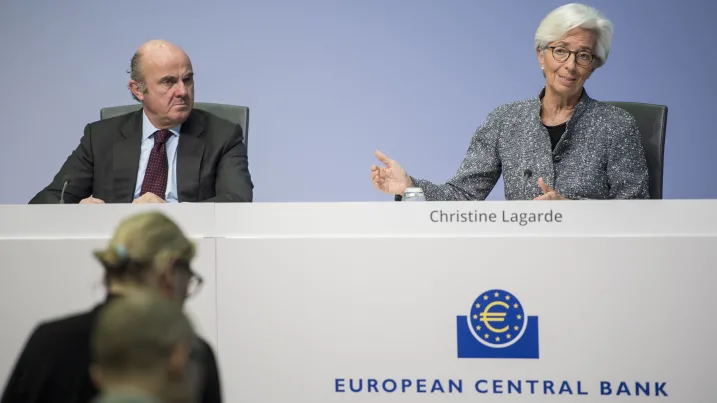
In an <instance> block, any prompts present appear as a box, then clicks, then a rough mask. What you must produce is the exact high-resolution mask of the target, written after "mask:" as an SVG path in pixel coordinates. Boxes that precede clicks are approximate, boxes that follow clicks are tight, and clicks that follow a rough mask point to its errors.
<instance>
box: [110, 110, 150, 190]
mask: <svg viewBox="0 0 717 403" xmlns="http://www.w3.org/2000/svg"><path fill="white" fill-rule="evenodd" d="M142 113H143V112H142V109H140V110H139V111H137V112H134V113H133V114H132V115H131V116H130V117H129V119H127V121H125V123H124V124H123V125H122V126H121V127H120V138H119V139H118V140H117V142H115V144H114V147H113V150H112V161H113V166H112V170H113V172H114V180H113V183H112V195H113V199H114V200H113V201H114V202H115V203H131V202H132V198H133V196H134V188H135V186H136V185H137V171H138V170H139V154H140V149H141V147H142V145H141V143H142Z"/></svg>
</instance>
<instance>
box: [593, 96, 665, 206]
mask: <svg viewBox="0 0 717 403" xmlns="http://www.w3.org/2000/svg"><path fill="white" fill-rule="evenodd" d="M606 103H608V104H610V105H614V106H617V107H619V108H622V109H624V110H626V111H627V112H628V113H630V114H631V115H632V116H634V117H635V120H636V121H637V126H638V128H639V129H640V135H641V136H642V147H643V148H644V149H645V158H646V159H647V170H648V172H649V174H650V198H651V199H662V174H663V171H664V167H665V135H666V131H667V106H665V105H653V104H643V103H639V102H606Z"/></svg>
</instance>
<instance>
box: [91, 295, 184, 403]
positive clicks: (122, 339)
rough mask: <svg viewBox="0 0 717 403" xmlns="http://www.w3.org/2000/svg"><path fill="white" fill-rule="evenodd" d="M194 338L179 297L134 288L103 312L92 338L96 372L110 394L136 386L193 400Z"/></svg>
mask: <svg viewBox="0 0 717 403" xmlns="http://www.w3.org/2000/svg"><path fill="white" fill-rule="evenodd" d="M194 340H195V336H194V331H193V329H192V325H191V323H190V321H189V319H187V317H186V316H185V315H184V313H183V312H182V308H181V306H180V304H178V303H177V302H176V301H172V300H169V299H167V298H165V297H164V296H162V295H159V294H158V293H156V292H151V291H132V292H129V293H127V294H126V295H124V296H123V297H122V298H117V299H113V300H112V301H110V302H109V304H108V305H107V306H106V307H104V308H103V309H102V310H101V311H100V312H99V314H98V318H97V321H96V322H95V329H94V332H93V335H92V341H91V351H92V366H91V370H90V372H91V374H92V378H93V380H94V381H95V383H96V384H97V386H98V388H99V389H100V390H101V391H102V393H105V394H112V393H117V392H123V391H127V390H132V391H141V392H143V393H146V394H147V395H149V396H153V397H155V398H158V399H160V400H161V401H163V402H166V403H170V402H172V403H174V402H177V403H179V402H186V401H189V400H187V399H189V398H190V396H192V389H191V388H192V385H193V383H192V380H191V379H190V375H191V373H192V372H191V368H190V363H191V360H190V354H191V350H192V346H193V343H194ZM182 397H184V398H182Z"/></svg>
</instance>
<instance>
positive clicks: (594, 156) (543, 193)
mask: <svg viewBox="0 0 717 403" xmlns="http://www.w3.org/2000/svg"><path fill="white" fill-rule="evenodd" d="M612 34H613V26H612V23H611V22H610V21H609V20H607V19H606V18H605V17H604V16H603V15H602V14H601V13H600V12H599V11H597V10H595V9H594V8H592V7H588V6H585V5H582V4H567V5H564V6H562V7H559V8H557V9H555V10H553V11H552V12H551V13H550V14H548V15H547V16H546V17H545V18H544V19H543V21H542V22H541V23H540V26H539V27H538V30H537V32H536V33H535V49H536V52H537V57H538V62H539V63H540V68H541V69H542V71H543V75H544V77H545V87H544V88H543V90H542V91H541V92H540V94H539V96H538V97H537V98H532V99H528V100H524V101H518V102H513V103H509V104H505V105H502V106H499V107H498V108H496V109H495V110H493V111H492V112H491V113H490V114H489V115H488V118H487V121H486V122H485V123H484V124H483V125H482V126H481V127H480V128H478V130H477V131H476V132H475V134H474V136H473V139H472V140H471V143H470V146H469V148H468V152H467V154H466V157H465V159H464V160H463V163H462V164H461V166H460V168H459V170H458V173H457V174H456V175H455V176H454V177H453V178H452V179H450V180H449V181H448V182H447V183H445V184H441V185H438V184H433V183H431V182H429V181H427V180H421V179H417V178H413V177H411V176H409V175H408V174H407V173H406V171H405V170H404V169H403V168H402V167H401V165H400V164H399V163H398V162H396V161H394V160H392V159H390V158H388V157H387V156H386V155H384V154H383V153H381V152H380V151H376V157H377V158H378V159H379V161H381V162H382V163H383V164H385V166H377V165H373V166H372V167H371V179H372V180H373V184H374V186H375V187H376V189H378V190H380V191H382V192H385V193H388V194H393V195H396V199H397V200H400V198H401V196H402V195H403V194H404V192H405V190H406V189H408V188H413V187H418V188H421V189H423V192H424V195H425V198H426V200H484V199H485V198H486V197H487V196H488V194H489V193H490V191H491V190H492V189H493V187H494V186H495V184H496V182H497V181H498V179H499V178H500V176H501V174H502V175H503V179H504V183H505V197H506V199H507V200H520V199H536V200H569V199H572V200H578V199H646V198H649V185H648V172H647V162H646V160H645V154H644V151H643V148H642V142H641V138H640V132H639V130H638V128H637V124H636V122H635V119H634V117H633V116H632V115H630V114H629V113H627V112H626V111H624V110H622V109H620V108H617V107H614V106H612V105H608V104H606V103H602V102H598V101H596V100H594V99H592V98H590V97H589V96H588V94H587V93H586V91H585V89H584V88H583V85H584V84H585V81H586V80H587V79H588V78H590V76H591V75H592V73H593V72H594V71H595V70H596V69H598V68H599V67H601V66H602V65H604V64H605V62H606V61H607V58H608V55H609V53H610V44H611V42H612Z"/></svg>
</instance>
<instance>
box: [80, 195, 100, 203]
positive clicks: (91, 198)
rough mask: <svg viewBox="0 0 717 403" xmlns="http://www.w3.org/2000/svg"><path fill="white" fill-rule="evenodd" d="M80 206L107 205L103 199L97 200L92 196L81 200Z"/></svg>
mask: <svg viewBox="0 0 717 403" xmlns="http://www.w3.org/2000/svg"><path fill="white" fill-rule="evenodd" d="M80 204H105V201H104V200H102V199H95V198H94V197H92V196H90V197H88V198H86V199H82V200H80Z"/></svg>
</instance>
